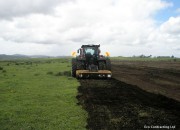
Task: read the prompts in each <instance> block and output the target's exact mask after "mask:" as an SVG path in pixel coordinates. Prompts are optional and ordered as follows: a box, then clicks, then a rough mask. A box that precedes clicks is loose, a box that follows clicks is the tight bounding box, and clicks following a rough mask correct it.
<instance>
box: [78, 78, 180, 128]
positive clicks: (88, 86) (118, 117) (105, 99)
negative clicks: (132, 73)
mask: <svg viewBox="0 0 180 130" xmlns="http://www.w3.org/2000/svg"><path fill="white" fill-rule="evenodd" d="M79 81H80V83H81V86H80V87H79V88H78V92H79V93H78V96H77V99H78V101H79V104H80V105H82V106H83V108H84V109H85V110H86V111H87V112H88V114H89V117H88V120H87V122H88V125H87V129H91V130H101V129H103V130H119V129H123V128H129V129H130V128H131V129H144V126H145V125H146V126H165V125H166V126H176V128H177V129H178V128H179V122H180V114H179V110H180V102H178V101H176V100H173V99H170V98H167V97H165V96H162V95H159V94H153V93H149V92H147V91H145V90H142V89H140V88H139V87H137V86H134V85H130V84H127V83H124V82H121V81H118V80H116V79H112V80H95V79H90V80H88V79H84V80H79Z"/></svg>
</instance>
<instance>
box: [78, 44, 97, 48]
mask: <svg viewBox="0 0 180 130" xmlns="http://www.w3.org/2000/svg"><path fill="white" fill-rule="evenodd" d="M85 47H100V44H99V45H93V44H89V45H82V46H81V48H85Z"/></svg>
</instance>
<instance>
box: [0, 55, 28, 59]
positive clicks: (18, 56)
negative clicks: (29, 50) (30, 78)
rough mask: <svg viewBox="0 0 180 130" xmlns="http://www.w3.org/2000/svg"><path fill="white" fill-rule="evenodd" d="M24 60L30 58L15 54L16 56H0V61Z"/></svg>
mask: <svg viewBox="0 0 180 130" xmlns="http://www.w3.org/2000/svg"><path fill="white" fill-rule="evenodd" d="M24 58H29V57H28V56H26V55H20V54H14V55H6V54H0V60H15V59H24Z"/></svg>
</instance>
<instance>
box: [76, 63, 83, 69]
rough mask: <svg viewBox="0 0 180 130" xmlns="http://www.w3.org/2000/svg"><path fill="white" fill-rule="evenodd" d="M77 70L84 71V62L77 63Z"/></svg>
mask: <svg viewBox="0 0 180 130" xmlns="http://www.w3.org/2000/svg"><path fill="white" fill-rule="evenodd" d="M76 63H77V70H84V64H83V62H82V61H77V62H76Z"/></svg>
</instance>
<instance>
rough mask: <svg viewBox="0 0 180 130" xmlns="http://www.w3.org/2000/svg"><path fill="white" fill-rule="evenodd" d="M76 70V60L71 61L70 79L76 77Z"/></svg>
mask: <svg viewBox="0 0 180 130" xmlns="http://www.w3.org/2000/svg"><path fill="white" fill-rule="evenodd" d="M76 69H77V61H76V59H72V70H71V71H72V72H71V74H72V77H76Z"/></svg>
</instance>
